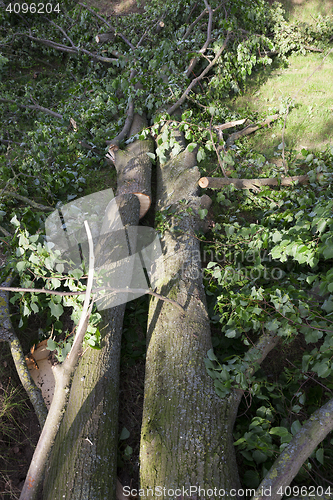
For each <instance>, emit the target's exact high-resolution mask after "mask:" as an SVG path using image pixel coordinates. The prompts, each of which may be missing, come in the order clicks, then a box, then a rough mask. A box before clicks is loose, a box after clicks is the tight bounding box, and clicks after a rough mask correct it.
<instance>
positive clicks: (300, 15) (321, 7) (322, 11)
mask: <svg viewBox="0 0 333 500" xmlns="http://www.w3.org/2000/svg"><path fill="white" fill-rule="evenodd" d="M279 1H280V3H282V5H283V6H284V8H285V10H286V13H287V17H288V20H290V21H295V20H297V19H298V20H299V21H301V22H311V19H313V17H316V16H318V15H321V16H327V15H330V14H332V13H333V0H279Z"/></svg>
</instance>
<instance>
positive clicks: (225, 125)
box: [213, 118, 247, 130]
mask: <svg viewBox="0 0 333 500" xmlns="http://www.w3.org/2000/svg"><path fill="white" fill-rule="evenodd" d="M246 120H247V118H244V119H243V120H235V121H233V122H228V123H223V124H222V125H214V127H213V128H215V129H216V130H226V129H228V128H232V127H236V126H237V125H243V123H245V122H246Z"/></svg>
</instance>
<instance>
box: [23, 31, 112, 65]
mask: <svg viewBox="0 0 333 500" xmlns="http://www.w3.org/2000/svg"><path fill="white" fill-rule="evenodd" d="M25 36H27V37H28V38H29V39H30V40H33V41H34V42H37V43H42V44H43V45H46V46H48V47H51V48H52V49H55V50H60V51H61V52H67V53H68V54H80V53H82V54H85V55H87V56H89V57H91V58H92V59H93V60H94V61H97V62H101V63H113V62H115V61H118V59H113V58H111V57H103V56H99V55H98V54H93V53H92V52H90V51H89V50H87V49H83V48H81V47H76V46H74V47H68V46H67V45H63V44H62V43H55V42H52V41H51V40H46V39H44V38H36V37H34V36H32V35H27V34H26V35H25Z"/></svg>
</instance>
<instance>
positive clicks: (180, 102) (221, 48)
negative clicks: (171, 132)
mask: <svg viewBox="0 0 333 500" xmlns="http://www.w3.org/2000/svg"><path fill="white" fill-rule="evenodd" d="M229 37H230V32H228V34H227V38H226V39H225V40H224V42H223V45H222V46H221V47H220V49H219V51H218V52H217V54H216V56H215V57H214V59H213V60H212V61H211V63H210V64H208V66H206V68H205V69H204V70H203V71H202V73H201V74H200V75H199V76H197V78H195V79H194V80H192V82H191V83H190V85H189V86H188V87H187V89H186V90H185V92H184V93H183V95H182V96H181V98H180V99H178V101H177V102H176V103H175V104H173V106H171V107H170V108H169V109H168V110H167V113H168V114H169V115H172V113H174V112H175V111H176V109H178V108H179V107H180V106H181V105H182V104H183V102H184V101H185V99H186V97H187V95H188V94H189V93H190V92H191V90H192V89H193V87H195V85H196V84H197V83H199V82H200V80H202V79H203V77H204V76H205V75H206V74H207V73H208V71H209V70H210V69H211V68H212V67H213V66H214V64H215V63H216V61H217V60H218V59H219V57H220V55H221V54H222V52H223V51H224V49H225V48H226V46H227V44H228V41H229Z"/></svg>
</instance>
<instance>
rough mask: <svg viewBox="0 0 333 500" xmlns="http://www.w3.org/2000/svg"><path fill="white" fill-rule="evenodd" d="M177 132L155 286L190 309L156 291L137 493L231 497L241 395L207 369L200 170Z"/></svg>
mask: <svg viewBox="0 0 333 500" xmlns="http://www.w3.org/2000/svg"><path fill="white" fill-rule="evenodd" d="M174 137H175V140H176V141H177V142H178V144H180V145H181V147H182V151H181V152H180V154H178V155H177V156H176V157H174V158H169V159H168V161H167V162H166V163H164V164H161V165H160V166H159V169H158V179H157V182H158V193H157V200H158V203H157V210H158V211H163V210H166V209H167V208H168V207H169V208H168V211H167V212H165V213H169V214H171V215H170V219H169V221H168V224H167V225H166V227H168V229H167V230H165V232H164V234H163V236H162V238H161V243H162V248H163V254H164V274H163V275H161V276H160V277H159V285H158V288H157V291H158V292H159V293H161V294H162V295H165V296H167V297H170V298H172V299H175V300H177V301H178V302H179V303H180V304H181V305H182V306H183V307H184V308H185V312H184V313H182V312H181V311H180V310H179V309H178V308H176V307H174V306H172V305H170V304H168V303H165V302H161V301H159V300H158V299H155V298H152V299H151V303H150V308H149V319H148V341H149V344H148V350H147V359H146V377H145V395H144V410H143V425H142V433H141V446H140V466H141V472H140V481H141V485H140V487H141V489H142V490H143V491H142V492H140V493H141V495H142V498H154V497H156V496H157V493H156V491H157V492H158V493H159V492H160V491H161V492H162V494H161V495H159V498H162V499H169V498H176V497H177V495H178V496H181V495H183V496H184V497H185V498H186V494H188V495H189V496H190V497H191V498H208V496H209V495H207V489H210V488H213V489H214V488H217V489H220V490H221V489H224V490H225V494H224V495H223V496H224V498H228V497H229V494H228V492H230V490H231V489H232V488H235V489H238V487H239V478H238V471H237V465H236V460H235V453H234V447H233V439H232V429H233V425H234V420H235V417H236V414H237V409H238V404H239V399H240V395H238V394H236V393H232V394H231V395H230V396H229V397H227V398H225V399H224V400H221V399H220V398H219V397H218V396H217V395H216V393H215V390H214V384H213V380H212V379H211V378H210V377H209V376H208V374H207V373H206V369H205V365H204V359H205V358H206V357H207V351H208V350H209V349H211V348H212V343H211V333H210V326H209V318H208V314H207V307H206V299H205V291H204V287H203V282H202V273H201V260H200V244H199V240H198V238H197V236H196V232H197V231H198V229H199V227H200V223H201V221H200V218H199V217H198V209H199V208H200V198H199V197H198V196H197V185H198V184H197V183H198V180H199V178H200V174H199V170H198V168H197V167H196V166H195V164H196V156H195V154H194V153H189V152H188V151H187V150H186V149H185V143H184V140H183V137H182V135H181V134H180V133H179V132H178V131H175V133H174ZM191 487H192V489H190V488H191ZM156 488H161V490H156ZM163 488H165V490H164V491H163ZM182 488H185V490H183V489H182ZM199 488H201V491H199ZM168 490H170V491H168ZM233 498H237V495H236V496H234V497H233Z"/></svg>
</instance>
